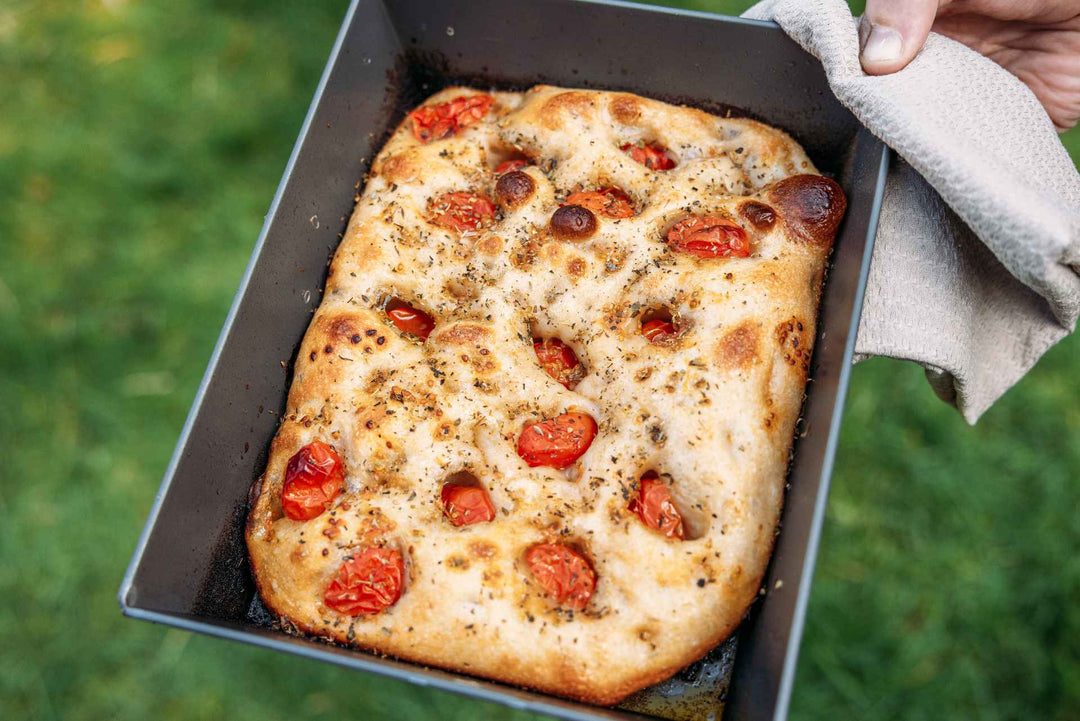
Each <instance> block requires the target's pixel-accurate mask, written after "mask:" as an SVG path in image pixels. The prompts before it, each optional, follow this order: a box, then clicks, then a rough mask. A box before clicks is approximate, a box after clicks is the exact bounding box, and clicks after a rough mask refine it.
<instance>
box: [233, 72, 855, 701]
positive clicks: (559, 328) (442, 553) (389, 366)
mask: <svg viewBox="0 0 1080 721" xmlns="http://www.w3.org/2000/svg"><path fill="white" fill-rule="evenodd" d="M476 92H478V91H476V90H471V89H466V88H451V89H447V90H444V91H442V92H441V93H439V94H438V95H436V96H434V97H432V98H430V99H429V100H428V101H427V102H429V103H436V102H441V101H444V100H447V99H450V98H452V97H456V96H458V95H467V94H473V93H476ZM492 95H493V96H494V97H495V103H494V105H493V106H492V108H491V110H490V111H489V113H488V114H487V116H486V117H485V118H484V119H483V121H482V122H479V123H477V124H475V125H472V126H469V127H467V128H464V129H463V130H462V131H461V132H459V133H458V134H457V135H456V136H454V137H452V138H447V139H443V140H437V141H434V142H431V143H430V144H428V145H422V144H421V143H420V142H419V141H417V140H416V139H415V138H414V137H413V134H412V132H411V130H410V124H409V121H408V120H406V121H405V122H404V123H403V124H402V125H401V126H400V127H399V128H398V129H397V131H396V132H395V133H394V135H393V136H392V137H391V139H390V140H389V142H388V143H387V144H386V146H385V147H384V149H383V150H382V152H381V153H380V154H379V156H378V158H377V159H376V160H375V162H374V164H373V166H372V171H371V175H370V178H369V180H368V181H367V184H366V186H365V187H364V189H363V192H362V195H361V196H360V198H359V201H358V203H357V206H356V209H355V212H354V213H353V216H352V219H351V220H350V222H349V225H348V229H347V231H346V233H345V235H344V238H343V240H342V242H341V245H340V248H339V249H338V251H337V253H336V256H335V258H334V260H333V264H332V267H331V271H330V276H329V278H328V280H327V283H326V291H325V295H324V298H323V301H322V304H321V305H320V306H319V308H318V310H317V312H316V313H315V316H314V318H313V320H312V323H311V326H310V328H309V329H308V331H307V334H306V336H305V338H304V340H303V342H302V344H301V346H300V352H299V355H298V357H297V359H296V363H295V376H294V381H293V384H292V388H291V390H290V394H289V399H288V404H287V408H286V411H285V413H284V416H283V420H282V424H281V427H280V430H279V431H278V434H277V436H276V438H275V439H274V442H273V445H272V449H271V454H270V459H269V463H268V465H267V468H266V471H265V474H264V476H263V477H262V478H261V479H260V480H259V481H258V482H257V483H256V485H255V487H254V488H253V499H254V503H253V507H252V511H251V515H250V518H249V525H248V535H247V539H248V546H249V550H250V555H251V561H252V567H253V569H254V572H255V576H256V579H257V582H258V586H259V590H260V592H261V594H262V597H263V599H264V600H265V602H266V603H267V605H268V606H269V607H270V608H271V609H272V610H273V611H274V612H276V613H277V614H279V615H281V616H282V617H283V618H285V619H287V620H288V621H289V622H291V624H293V625H294V626H295V627H297V628H299V629H302V630H304V631H307V632H309V633H312V634H316V635H319V636H324V637H328V638H332V639H335V640H337V641H340V642H344V643H352V644H355V645H356V646H360V647H363V648H367V649H371V650H374V651H377V652H379V653H385V654H389V655H393V656H397V657H400V658H404V659H410V660H414V661H418V662H421V663H425V664H430V665H433V666H440V667H444V668H448V669H454V670H457V671H461V672H465V673H470V674H475V675H478V676H484V677H488V678H492V679H497V680H501V681H505V682H508V683H513V684H520V685H524V686H529V687H532V688H536V689H540V690H543V691H547V692H550V693H554V694H558V695H563V696H568V697H574V698H578V699H582V700H586V701H591V702H595V703H614V702H617V701H618V700H619V699H621V698H622V697H624V696H626V695H627V694H629V693H631V692H633V691H635V690H637V689H640V688H643V687H645V686H647V685H649V684H651V683H654V682H656V681H658V680H660V679H662V678H665V677H666V676H669V675H670V674H672V673H674V672H675V671H676V670H678V669H679V668H681V667H682V666H685V665H686V664H688V663H690V662H692V661H694V660H696V659H697V658H699V657H700V656H702V655H703V654H704V653H706V652H707V651H708V650H709V649H711V648H713V647H714V646H715V645H716V644H717V643H719V642H720V641H721V640H723V639H724V638H725V637H726V636H727V635H728V634H729V633H730V632H731V631H732V630H733V629H734V628H735V627H736V625H737V624H738V623H739V621H740V619H741V617H742V616H743V614H744V612H745V610H746V609H747V607H748V606H749V604H750V603H751V601H752V600H753V598H754V596H755V595H756V593H757V591H758V587H759V584H760V582H761V578H762V575H763V573H764V570H765V567H766V564H767V562H768V559H769V555H770V553H771V549H772V545H773V537H774V533H775V531H776V526H777V520H778V517H779V512H780V507H781V502H782V498H783V490H784V482H785V474H786V470H787V465H788V455H789V452H790V448H791V443H792V438H793V434H794V428H795V422H796V419H797V416H798V413H799V409H800V406H801V403H802V398H803V392H804V387H805V383H806V380H807V371H808V367H809V360H810V355H811V348H812V344H813V341H814V336H815V317H816V308H817V302H818V298H819V295H820V289H821V283H822V276H823V273H824V268H825V263H826V259H827V256H828V253H829V250H830V247H831V244H832V240H833V236H834V234H835V231H836V226H837V223H838V222H839V216H840V214H842V212H843V202H844V201H843V196H842V194H840V193H839V190H838V188H837V187H836V186H835V184H834V183H832V181H827V180H825V179H823V178H820V176H817V171H816V170H815V169H814V167H813V166H812V165H811V163H810V161H809V160H808V159H807V158H806V156H805V154H804V153H803V151H802V149H801V148H800V147H799V146H798V145H797V144H796V143H795V142H794V141H793V140H792V139H791V138H790V137H788V136H787V135H785V134H784V133H782V132H780V131H778V130H775V129H773V128H770V127H768V126H765V125H763V124H761V123H757V122H754V121H750V120H744V119H724V118H719V117H716V116H713V115H709V114H706V113H704V112H701V111H698V110H694V109H689V108H684V107H676V106H673V105H668V104H665V103H661V102H658V101H654V100H648V99H645V98H641V97H638V96H634V95H629V94H626V93H611V92H600V91H580V90H574V91H568V90H565V89H561V88H554V87H547V86H538V87H535V88H533V89H531V90H529V91H528V92H525V93H493V94H492ZM639 140H645V141H649V142H654V143H659V144H661V145H663V146H666V147H667V148H668V149H669V151H670V154H671V155H672V156H673V157H674V158H675V159H676V160H677V161H678V165H677V167H675V168H674V169H673V170H670V171H666V172H660V171H652V170H649V169H647V168H646V167H644V166H643V165H641V164H639V163H637V162H635V161H634V160H632V159H631V158H630V157H629V156H628V155H627V154H626V153H625V152H623V151H622V150H620V147H621V146H622V145H623V144H625V143H628V142H629V143H632V142H635V141H639ZM516 152H524V153H526V154H528V155H529V156H531V157H532V158H533V159H534V161H535V164H534V165H531V166H529V167H527V168H524V172H526V173H528V174H529V176H530V177H531V178H532V179H533V180H534V181H535V188H536V189H535V192H534V193H533V195H532V197H531V198H529V200H528V201H527V202H525V203H524V204H522V205H520V206H519V207H516V208H502V209H501V210H500V213H499V215H500V216H501V217H500V219H499V220H498V222H496V223H495V225H494V226H493V227H491V228H490V229H487V230H483V231H480V232H475V233H473V232H470V233H466V234H460V233H455V232H451V231H447V230H444V229H442V228H440V227H438V226H435V225H433V224H432V223H430V222H429V220H428V218H429V217H430V210H429V203H430V202H431V200H432V199H433V198H435V197H437V196H439V195H441V194H442V193H444V192H448V191H455V190H469V191H473V192H476V193H480V194H483V195H485V196H487V197H488V198H492V197H493V188H494V184H495V181H496V176H495V175H494V174H493V168H494V167H495V165H496V164H497V163H498V162H499V161H500V160H503V159H506V158H507V157H509V156H510V155H511V154H513V153H516ZM801 174H808V175H809V177H807V176H801ZM790 176H800V177H794V178H792V177H790ZM785 179H788V180H785ZM606 186H618V187H620V188H622V189H623V190H624V191H626V192H627V193H628V194H629V195H630V196H631V197H632V198H633V200H634V203H635V205H636V207H637V208H638V210H639V212H638V214H637V215H636V216H635V217H633V218H628V219H622V220H612V219H609V218H605V217H603V216H598V224H599V228H598V230H597V232H596V234H595V235H594V236H592V237H591V238H589V239H587V240H584V241H578V242H564V241H560V240H557V239H554V238H553V237H551V234H550V233H549V232H548V230H547V229H548V224H549V220H550V218H551V215H552V213H553V212H554V211H555V210H556V209H558V207H559V202H560V200H562V199H564V198H565V196H566V194H567V193H569V192H572V191H575V190H579V189H582V188H584V189H597V188H600V187H606ZM751 202H754V203H756V205H749V206H748V205H747V204H748V203H751ZM762 205H764V206H768V207H767V208H765V209H764V211H763V209H762V207H761V206H762ZM770 209H771V211H772V216H773V217H772V219H771V221H770V213H769V212H768V211H769V210H770ZM706 214H710V215H722V216H728V217H730V218H731V219H733V220H734V221H735V222H737V223H739V224H740V225H742V226H743V227H744V228H745V229H746V231H747V233H748V234H749V236H750V239H751V243H752V248H753V255H752V256H751V257H749V258H724V259H700V258H696V257H693V256H689V255H684V254H677V253H674V252H672V250H671V249H669V248H668V246H667V244H666V243H665V242H664V233H665V231H666V229H667V228H669V227H670V226H671V225H672V224H673V223H674V222H676V221H678V220H681V219H683V218H685V217H687V216H688V215H706ZM390 296H396V297H399V298H402V299H404V300H406V301H408V302H410V303H413V304H415V305H417V306H418V307H421V308H423V309H424V310H426V311H427V312H429V313H430V314H432V316H433V317H434V318H435V320H436V321H437V326H436V328H435V330H434V331H433V332H432V334H431V336H430V337H429V338H428V340H427V342H426V343H423V344H421V343H419V342H418V341H417V340H415V339H412V338H409V337H407V336H405V335H403V334H401V333H400V332H399V331H398V330H397V329H396V328H395V327H394V326H393V325H392V324H390V323H389V322H388V320H387V318H386V316H385V314H384V313H383V312H382V311H381V310H380V304H381V303H382V302H383V301H384V300H385V299H386V298H387V297H390ZM658 307H667V308H668V309H669V310H671V311H672V312H673V313H674V314H675V316H676V317H677V318H678V319H679V321H680V325H681V327H682V328H683V331H682V335H681V336H680V338H679V340H678V342H677V343H675V344H673V345H671V346H660V345H655V344H650V343H648V342H647V341H646V339H645V338H644V337H642V335H641V333H640V324H641V320H640V318H641V314H642V313H645V312H647V311H648V310H650V309H655V308H658ZM534 335H539V336H545V337H546V336H555V337H558V338H560V339H562V340H563V341H564V342H565V343H567V344H568V345H570V346H571V347H572V348H573V349H574V351H575V352H576V353H577V356H578V357H579V358H580V359H581V361H582V363H584V364H585V367H586V371H587V373H586V375H585V377H584V378H583V380H582V381H581V382H580V384H579V385H578V386H577V387H576V388H575V389H574V390H573V391H569V390H567V389H566V388H564V387H563V386H562V385H560V384H559V383H557V382H555V381H554V380H553V379H552V378H550V377H549V376H547V375H546V374H545V373H544V371H543V370H542V369H541V368H540V366H539V365H538V363H537V360H536V356H535V354H534V352H533V347H532V338H533V336H534ZM571 409H578V410H584V411H586V412H588V413H590V414H591V415H592V416H593V417H594V418H595V419H596V421H597V423H598V425H599V432H598V434H597V436H596V439H595V441H594V442H593V443H592V446H591V447H590V448H589V450H588V451H587V452H586V453H585V455H584V456H583V457H582V458H581V459H580V460H579V461H577V462H576V463H575V464H574V465H573V466H572V467H571V468H569V469H567V470H566V471H556V470H552V469H548V468H529V467H527V466H526V464H525V463H524V462H523V461H522V460H521V459H520V458H519V457H518V456H517V453H516V452H515V443H516V439H517V436H518V435H519V433H520V431H521V429H522V427H523V425H525V424H526V423H530V422H533V421H537V420H540V419H542V418H550V417H552V416H555V415H558V414H559V413H563V412H565V411H567V410H571ZM316 439H320V440H323V441H325V442H327V443H330V444H331V445H333V446H334V448H335V449H336V450H337V452H338V453H339V454H340V455H341V456H342V458H343V459H344V463H345V468H346V472H347V479H346V483H347V489H346V492H345V493H344V494H342V495H341V496H339V498H338V499H337V501H336V506H335V508H334V509H333V512H332V513H330V512H328V513H324V514H322V515H321V516H319V517H318V518H315V519H313V520H311V521H307V522H297V521H293V520H290V519H289V518H287V517H284V516H283V514H282V511H281V504H280V497H281V487H282V481H283V474H284V469H285V465H286V463H287V462H288V459H289V458H290V456H292V455H293V454H294V453H295V452H296V451H297V450H298V449H299V448H301V447H302V446H303V445H305V444H306V443H309V442H310V441H312V440H316ZM460 470H468V471H471V472H472V473H473V474H475V475H476V477H477V478H478V479H479V480H480V482H481V483H482V485H483V486H484V487H485V488H486V489H487V491H488V493H489V494H490V497H491V499H492V502H493V504H494V506H495V508H496V509H497V517H496V519H495V520H494V521H492V522H491V523H485V524H477V525H472V526H467V527H461V528H458V527H455V526H453V525H451V524H450V523H449V522H448V521H447V520H446V518H445V517H444V515H443V512H442V508H441V505H440V501H439V491H440V488H441V486H442V484H443V482H444V481H445V480H446V478H447V477H448V476H449V475H450V474H452V473H454V472H456V471H460ZM648 470H655V471H657V472H659V473H661V474H663V476H662V477H663V478H664V479H665V480H666V481H667V482H668V484H669V486H670V488H671V490H672V493H673V494H674V497H675V500H676V503H677V504H678V506H679V508H680V509H681V511H682V513H683V516H684V518H685V521H686V525H687V529H688V534H687V535H688V538H687V540H683V541H679V540H675V539H670V538H666V537H664V536H662V535H660V534H659V533H656V532H654V531H652V530H650V529H648V528H646V527H645V526H643V525H642V523H641V522H640V521H639V519H638V518H637V516H636V515H634V514H633V513H631V512H630V511H629V510H628V508H627V505H628V501H629V499H630V498H631V497H632V496H633V495H634V493H635V489H636V484H637V481H638V479H639V478H640V477H641V476H642V474H643V473H644V472H645V471H648ZM373 540H377V541H378V542H380V543H385V544H388V545H391V546H393V547H394V548H397V549H398V550H400V552H401V553H402V555H403V556H404V558H405V561H406V573H407V579H406V584H405V590H404V593H403V594H402V596H401V599H400V600H399V601H398V603H397V604H396V605H394V606H393V607H392V608H390V609H388V610H387V611H385V612H383V613H380V614H378V615H374V616H369V617H364V618H355V619H354V618H350V617H347V616H343V615H341V614H338V613H336V612H334V611H332V610H330V609H328V608H327V607H325V606H324V605H323V602H322V599H323V594H324V591H325V589H326V586H327V584H328V583H329V580H330V577H331V576H332V575H333V574H334V572H335V571H336V569H337V568H338V567H339V566H340V565H341V563H342V562H343V561H344V560H345V558H346V557H347V556H348V555H349V553H350V550H351V549H355V548H358V547H360V546H363V545H365V544H368V543H371V542H372V541H373ZM541 541H558V542H565V543H571V544H573V545H574V546H575V547H577V548H579V549H581V550H582V551H583V553H584V555H585V556H586V557H587V558H588V559H589V561H590V562H591V564H592V566H593V568H594V569H595V571H596V574H597V579H598V581H597V586H596V592H595V594H594V595H593V597H592V599H591V601H590V603H589V605H588V607H587V608H586V609H585V610H584V611H579V612H569V611H567V610H565V609H561V608H559V607H558V606H557V605H556V604H554V603H553V602H552V601H551V600H550V599H549V598H547V597H546V596H544V595H543V593H542V592H541V591H540V589H539V588H538V587H537V586H536V583H535V581H534V580H533V579H532V577H531V576H530V573H529V571H528V568H527V567H526V565H525V563H524V560H523V554H524V551H525V549H527V548H528V547H529V546H530V545H532V544H534V543H537V542H541Z"/></svg>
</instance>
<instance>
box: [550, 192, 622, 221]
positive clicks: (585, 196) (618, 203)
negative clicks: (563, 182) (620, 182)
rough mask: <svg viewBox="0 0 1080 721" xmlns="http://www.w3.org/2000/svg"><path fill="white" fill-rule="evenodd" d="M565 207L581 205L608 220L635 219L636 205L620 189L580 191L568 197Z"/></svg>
mask: <svg viewBox="0 0 1080 721" xmlns="http://www.w3.org/2000/svg"><path fill="white" fill-rule="evenodd" d="M564 205H580V206H581V207H582V208H586V209H588V210H591V211H592V212H593V213H596V214H597V215H603V216H605V217H607V218H632V217H634V203H633V201H631V200H630V196H629V195H627V194H626V193H624V192H623V191H621V190H619V189H618V188H604V189H603V190H590V191H578V192H577V193H571V194H570V195H568V196H567V197H566V203H564Z"/></svg>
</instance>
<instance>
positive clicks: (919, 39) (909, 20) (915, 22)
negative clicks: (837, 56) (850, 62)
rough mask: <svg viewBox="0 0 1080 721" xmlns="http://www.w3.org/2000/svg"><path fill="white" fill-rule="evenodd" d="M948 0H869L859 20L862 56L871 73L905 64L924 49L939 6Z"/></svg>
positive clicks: (864, 67) (891, 69)
mask: <svg viewBox="0 0 1080 721" xmlns="http://www.w3.org/2000/svg"><path fill="white" fill-rule="evenodd" d="M945 4H947V0H943V1H942V2H939V0H867V3H866V12H865V13H863V16H862V21H861V22H860V23H859V44H860V48H861V51H860V57H859V59H860V60H861V61H862V66H863V70H865V71H866V72H867V73H869V74H870V75H886V74H888V73H895V72H896V71H897V70H900V69H902V68H904V67H905V66H906V65H907V64H908V63H910V62H911V61H912V59H913V58H914V57H915V56H916V55H917V54H918V53H919V51H920V50H921V49H922V46H923V43H925V42H926V36H927V35H929V34H930V26H931V25H933V24H934V16H935V15H937V11H938V6H939V5H945Z"/></svg>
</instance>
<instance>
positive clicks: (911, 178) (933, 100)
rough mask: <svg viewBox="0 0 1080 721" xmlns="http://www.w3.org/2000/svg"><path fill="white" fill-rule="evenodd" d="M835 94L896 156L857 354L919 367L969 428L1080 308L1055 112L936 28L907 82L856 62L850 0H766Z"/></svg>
mask: <svg viewBox="0 0 1080 721" xmlns="http://www.w3.org/2000/svg"><path fill="white" fill-rule="evenodd" d="M744 17H748V18H752V19H758V20H774V21H775V22H776V23H778V24H779V25H780V27H781V28H783V29H784V31H785V32H786V33H787V34H788V35H790V36H791V37H792V38H793V39H794V40H795V41H796V42H797V43H799V44H800V45H801V46H802V47H803V48H805V49H806V50H807V51H808V52H810V53H811V54H813V55H814V56H815V57H817V58H818V59H819V60H821V62H822V65H823V66H824V68H825V71H826V74H827V76H828V79H829V85H830V86H831V88H832V90H833V93H834V94H835V95H836V97H837V98H838V99H839V100H840V102H841V103H843V104H844V105H845V106H847V107H848V109H850V110H851V111H852V112H853V113H854V114H855V116H856V117H857V118H859V120H860V121H861V122H862V123H863V124H864V125H865V126H866V127H867V128H868V129H869V130H870V131H871V132H873V133H874V134H875V135H877V136H878V137H879V138H881V139H882V140H883V141H885V143H886V144H888V145H889V146H890V147H891V148H893V150H895V151H896V152H897V153H898V154H899V156H900V158H901V159H900V160H899V161H897V162H896V163H894V166H893V169H892V171H891V172H890V176H889V178H888V182H887V184H886V192H885V200H884V205H883V207H882V211H881V220H880V223H879V226H878V234H877V243H876V245H875V248H874V255H873V259H872V263H871V268H870V277H869V281H868V286H867V290H866V300H865V305H864V307H863V312H862V318H861V321H860V324H859V335H858V338H857V340H856V353H857V354H858V357H859V358H866V357H869V356H890V357H893V358H902V359H906V360H912V361H915V362H917V363H920V364H921V365H922V366H923V367H924V368H925V369H926V374H927V378H928V379H929V381H930V384H931V386H932V387H933V388H934V391H935V392H936V393H937V394H938V396H939V397H941V398H942V399H943V400H945V401H947V402H949V403H952V404H954V405H955V406H956V407H957V408H958V409H959V410H960V412H961V413H962V414H963V415H964V418H966V419H967V420H968V422H970V423H974V422H975V421H976V420H977V419H978V418H979V416H980V415H982V413H983V412H984V411H986V409H987V408H989V407H990V406H991V405H992V404H993V403H994V401H996V400H997V399H998V398H999V397H1000V396H1001V395H1002V394H1003V393H1004V392H1005V391H1006V390H1008V389H1009V388H1010V387H1011V386H1012V385H1013V384H1015V383H1016V382H1017V381H1018V380H1019V379H1020V378H1022V377H1023V375H1024V374H1025V373H1027V371H1028V370H1029V369H1030V368H1031V367H1032V366H1033V365H1034V364H1035V362H1036V361H1038V359H1039V358H1040V357H1041V356H1042V354H1043V353H1045V352H1046V350H1047V349H1048V348H1050V346H1052V345H1053V344H1054V343H1056V342H1057V341H1059V340H1060V339H1061V338H1063V337H1064V336H1066V335H1067V334H1068V333H1070V332H1071V331H1072V330H1073V329H1074V328H1075V326H1076V320H1077V315H1078V314H1080V174H1078V173H1077V170H1076V167H1075V166H1074V165H1073V162H1072V160H1071V159H1070V158H1069V155H1068V153H1066V151H1065V148H1064V146H1063V145H1062V144H1061V141H1060V140H1059V138H1058V136H1057V132H1056V131H1055V129H1054V126H1053V123H1051V121H1050V119H1049V117H1048V116H1047V115H1046V112H1045V111H1044V110H1043V108H1042V106H1041V105H1040V104H1039V101H1038V100H1037V99H1036V98H1035V96H1034V94H1032V92H1031V91H1030V90H1029V89H1028V87H1027V86H1026V85H1024V84H1023V83H1022V82H1021V81H1020V80H1019V79H1017V78H1016V77H1015V76H1013V75H1012V74H1011V73H1009V72H1008V71H1006V70H1005V69H1003V68H1001V67H1000V66H999V65H997V64H996V63H994V62H993V61H991V60H989V59H987V58H985V57H983V56H982V55H979V54H978V53H976V52H974V51H972V50H970V49H968V48H967V47H965V46H964V45H962V44H960V43H958V42H956V41H954V40H951V39H949V38H947V37H944V36H941V35H937V34H935V33H931V35H930V38H929V39H928V40H927V42H926V46H925V47H924V48H923V50H922V52H921V53H919V55H918V56H917V57H916V58H915V60H913V61H912V62H911V64H910V65H908V66H907V67H906V68H904V69H903V70H901V71H900V72H897V73H894V74H892V75H883V76H870V75H866V74H865V73H863V71H862V67H861V65H860V64H859V37H858V29H857V22H856V20H855V18H854V17H852V15H851V11H850V9H849V8H848V6H847V3H845V2H843V0H765V1H764V2H761V3H759V4H757V5H755V6H754V7H752V8H750V10H748V11H747V12H746V13H745V14H744Z"/></svg>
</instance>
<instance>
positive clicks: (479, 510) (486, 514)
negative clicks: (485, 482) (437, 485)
mask: <svg viewBox="0 0 1080 721" xmlns="http://www.w3.org/2000/svg"><path fill="white" fill-rule="evenodd" d="M442 502H443V511H445V512H446V517H447V518H449V519H450V523H453V524H454V525H455V526H468V525H471V524H473V523H486V522H487V521H490V520H492V519H493V518H495V506H493V505H491V499H490V498H488V494H487V491H485V490H484V489H483V488H480V487H478V486H459V485H458V484H456V483H447V484H446V485H444V486H443V487H442Z"/></svg>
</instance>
